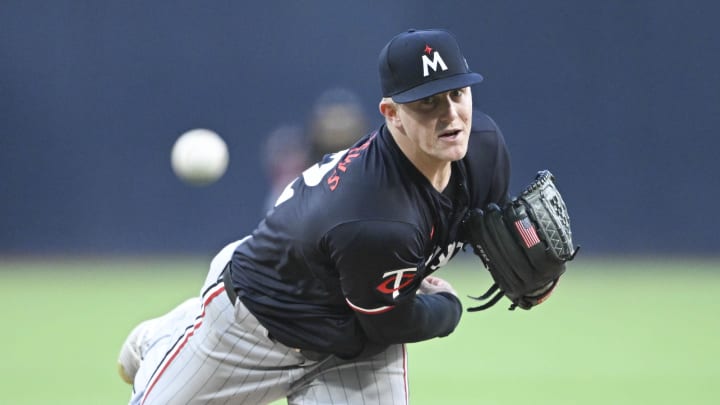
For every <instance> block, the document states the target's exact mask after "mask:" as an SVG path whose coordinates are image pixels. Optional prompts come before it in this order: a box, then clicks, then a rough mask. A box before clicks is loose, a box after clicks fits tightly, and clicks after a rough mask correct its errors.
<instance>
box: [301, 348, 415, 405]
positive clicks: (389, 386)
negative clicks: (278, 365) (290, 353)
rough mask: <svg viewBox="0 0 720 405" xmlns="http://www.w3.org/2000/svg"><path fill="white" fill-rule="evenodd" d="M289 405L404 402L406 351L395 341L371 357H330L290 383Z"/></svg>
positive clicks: (391, 404) (390, 404)
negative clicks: (292, 383)
mask: <svg viewBox="0 0 720 405" xmlns="http://www.w3.org/2000/svg"><path fill="white" fill-rule="evenodd" d="M292 391H293V392H292V394H291V395H290V396H288V405H301V404H328V405H339V404H348V405H361V404H367V405H407V404H408V385H407V351H406V348H405V345H394V346H391V347H389V348H388V349H387V350H385V351H384V352H382V353H380V354H377V355H375V356H373V357H371V358H368V359H364V360H359V361H344V360H341V359H339V358H332V359H330V360H329V361H326V362H323V363H321V364H320V365H319V368H317V369H315V370H312V371H310V372H309V373H308V374H307V375H306V376H305V377H304V378H303V379H302V380H301V381H298V382H297V383H295V385H293V390H292Z"/></svg>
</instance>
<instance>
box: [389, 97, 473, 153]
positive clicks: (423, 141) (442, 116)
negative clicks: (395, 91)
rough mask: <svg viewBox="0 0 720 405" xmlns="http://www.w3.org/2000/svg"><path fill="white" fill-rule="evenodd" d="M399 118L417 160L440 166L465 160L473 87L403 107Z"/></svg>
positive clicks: (470, 122) (470, 124) (400, 109)
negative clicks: (471, 90)
mask: <svg viewBox="0 0 720 405" xmlns="http://www.w3.org/2000/svg"><path fill="white" fill-rule="evenodd" d="M398 118H399V119H400V123H401V130H402V132H404V135H405V136H407V137H408V138H409V140H411V141H412V143H413V144H414V146H415V148H414V149H415V152H416V154H417V155H418V156H416V157H417V158H420V159H422V160H425V161H436V162H438V163H440V162H452V161H455V160H459V159H462V158H463V157H465V153H466V152H467V147H468V138H469V136H470V128H471V126H472V94H471V92H470V87H464V88H461V89H456V90H450V91H446V92H444V93H439V94H435V95H433V96H430V97H428V98H424V99H422V100H418V101H415V102H412V103H407V104H400V106H399V108H398ZM411 159H412V157H411Z"/></svg>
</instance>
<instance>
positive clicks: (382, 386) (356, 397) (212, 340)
mask: <svg viewBox="0 0 720 405" xmlns="http://www.w3.org/2000/svg"><path fill="white" fill-rule="evenodd" d="M238 243H242V240H240V241H237V242H234V243H232V244H230V245H228V246H226V247H225V248H224V249H223V250H222V251H221V252H220V253H219V254H218V255H217V256H216V257H215V258H214V259H213V261H212V263H211V265H210V271H209V272H208V276H207V278H206V280H205V285H204V286H203V288H202V291H201V295H200V297H199V298H198V299H197V305H190V308H191V310H183V311H182V313H177V312H178V311H179V310H176V311H175V313H173V312H172V311H171V312H170V313H169V314H167V315H166V316H164V317H162V318H159V320H158V324H157V325H156V328H155V329H156V333H155V335H154V337H153V339H151V343H150V345H149V348H148V349H147V350H146V352H145V353H143V361H142V363H141V366H140V370H139V371H138V373H137V375H136V377H135V384H134V386H133V395H132V398H131V400H130V404H148V405H150V404H163V405H167V404H253V405H254V404H266V403H269V402H273V401H275V400H279V399H282V398H287V402H288V404H289V405H295V404H334V405H336V404H353V405H355V404H392V405H406V404H407V403H408V387H407V352H406V350H405V346H404V345H394V346H391V347H390V348H388V349H387V350H386V351H384V352H382V353H380V354H378V355H375V356H373V357H370V358H367V359H362V360H358V361H346V360H342V359H339V358H337V357H334V356H330V357H328V358H326V359H322V360H320V361H311V360H309V359H306V358H305V357H303V356H302V355H301V354H300V353H298V352H297V351H296V350H294V349H292V348H289V347H287V346H284V345H283V344H281V343H278V342H275V341H273V340H271V339H269V338H268V337H267V335H268V334H267V330H266V329H265V328H264V327H263V326H262V325H261V324H260V323H259V322H258V320H257V319H256V318H255V317H254V316H253V315H252V314H251V313H250V312H249V311H248V310H247V309H246V308H245V306H244V305H242V302H240V301H239V300H238V302H237V303H236V305H234V306H233V305H232V304H231V303H230V300H229V299H228V297H227V294H226V293H225V285H224V283H223V282H222V277H220V275H221V272H222V270H223V268H224V267H225V265H226V264H227V262H228V261H229V260H230V258H231V257H232V253H233V251H234V250H235V247H236V246H237V244H238ZM184 307H185V308H187V305H184Z"/></svg>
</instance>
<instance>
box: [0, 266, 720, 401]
mask: <svg viewBox="0 0 720 405" xmlns="http://www.w3.org/2000/svg"><path fill="white" fill-rule="evenodd" d="M208 262H209V257H208V258H188V259H185V260H180V259H174V260H160V259H154V260H147V261H144V260H123V261H111V262H108V261H106V260H102V259H96V260H50V259H45V260H42V261H27V260H7V259H5V260H3V259H0V277H2V282H1V283H0V297H2V300H3V302H4V305H3V310H2V313H3V314H4V316H3V320H4V327H3V333H2V334H1V335H0V347H2V361H0V381H1V383H0V386H1V387H2V389H0V403H2V404H13V405H14V404H123V403H127V400H128V398H129V393H130V389H129V386H127V385H125V384H124V383H122V382H121V380H120V379H119V378H118V377H117V375H116V365H115V358H116V355H117V352H118V350H119V347H120V344H121V343H122V341H123V340H124V339H125V336H126V334H127V332H128V331H129V330H130V329H131V328H132V327H133V326H134V325H135V324H136V323H137V322H139V321H140V320H143V319H145V318H149V317H154V316H156V315H158V314H160V313H162V312H164V311H166V310H168V309H170V308H171V307H172V306H174V305H175V304H176V303H178V302H180V301H181V300H182V299H183V298H185V297H187V296H190V295H191V294H195V293H196V292H197V290H198V289H199V287H200V284H201V283H202V280H203V278H204V275H205V274H204V273H205V268H206V267H207V263H208ZM468 263H469V262H462V261H461V262H460V264H457V263H453V264H451V265H449V266H447V267H446V268H445V269H443V270H442V271H441V272H440V274H439V275H440V276H443V277H445V278H447V279H448V280H450V281H451V282H453V284H454V285H455V287H456V289H457V290H458V292H459V293H461V294H462V295H467V294H478V293H480V292H482V290H483V289H484V288H485V287H487V285H488V283H489V281H490V280H489V278H488V276H487V273H486V272H485V271H484V270H483V271H473V269H472V268H471V266H470V265H469V264H468ZM719 296H720V262H716V261H709V260H704V261H702V260H679V259H677V260H662V261H657V262H650V261H642V260H637V259H634V260H633V259H619V258H618V259H607V260H602V261H601V260H597V259H594V260H593V259H584V260H583V259H582V258H579V259H578V260H577V261H576V262H574V263H572V266H570V269H569V270H568V273H567V274H566V276H565V277H564V278H563V280H562V282H561V283H560V286H559V287H558V289H557V291H556V293H555V294H554V296H553V297H552V298H551V299H550V300H549V301H548V302H547V303H545V304H543V305H542V306H540V307H538V308H535V309H533V310H531V311H520V310H518V311H514V312H509V311H507V310H506V308H507V301H502V302H501V303H500V304H498V305H497V306H496V307H495V308H493V309H491V310H489V311H486V312H481V313H466V314H465V315H464V316H463V320H462V321H461V324H460V326H459V328H458V330H457V331H456V332H455V333H454V334H452V335H450V336H449V337H447V338H443V339H435V340H432V341H428V342H423V343H417V344H414V345H410V349H409V351H410V359H409V367H410V391H411V392H410V398H411V403H413V404H492V405H500V404H503V405H504V404H524V405H525V404H554V405H557V404H585V405H592V404H603V405H607V404H653V405H657V404H717V403H720V384H719V383H718V380H719V379H720V347H719V344H720V303H719V301H718V297H719ZM464 304H465V305H466V306H468V305H472V301H471V300H469V299H464Z"/></svg>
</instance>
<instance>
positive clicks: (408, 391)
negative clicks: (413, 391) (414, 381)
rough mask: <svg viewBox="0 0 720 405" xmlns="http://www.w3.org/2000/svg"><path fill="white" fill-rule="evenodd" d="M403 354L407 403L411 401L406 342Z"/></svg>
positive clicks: (403, 346)
mask: <svg viewBox="0 0 720 405" xmlns="http://www.w3.org/2000/svg"><path fill="white" fill-rule="evenodd" d="M402 355H403V366H402V367H403V381H404V382H405V405H407V404H409V403H410V387H409V386H408V374H407V371H408V365H407V346H406V345H405V344H403V345H402Z"/></svg>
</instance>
